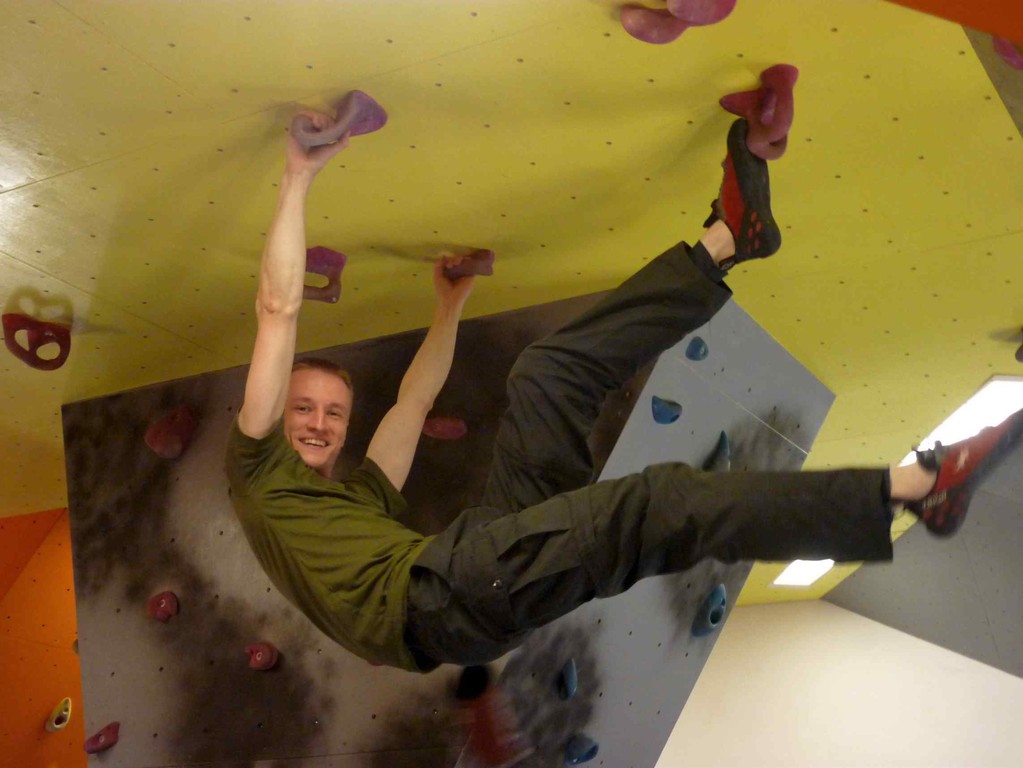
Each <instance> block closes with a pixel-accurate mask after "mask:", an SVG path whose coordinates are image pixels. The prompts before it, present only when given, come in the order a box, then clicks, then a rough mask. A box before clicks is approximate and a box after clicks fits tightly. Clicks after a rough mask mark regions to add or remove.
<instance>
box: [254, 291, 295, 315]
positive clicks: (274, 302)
mask: <svg viewBox="0 0 1023 768" xmlns="http://www.w3.org/2000/svg"><path fill="white" fill-rule="evenodd" d="M301 307H302V300H301V298H299V300H298V301H289V300H288V299H285V298H282V297H280V296H270V295H265V294H263V293H262V292H260V293H259V295H257V296H256V316H257V317H285V318H296V317H298V311H299V309H300V308H301Z"/></svg>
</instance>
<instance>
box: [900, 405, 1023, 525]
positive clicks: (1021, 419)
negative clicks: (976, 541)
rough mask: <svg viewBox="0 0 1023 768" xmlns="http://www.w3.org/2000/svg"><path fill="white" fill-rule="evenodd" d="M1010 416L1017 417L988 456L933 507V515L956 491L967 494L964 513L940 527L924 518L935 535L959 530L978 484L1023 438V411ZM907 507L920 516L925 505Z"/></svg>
mask: <svg viewBox="0 0 1023 768" xmlns="http://www.w3.org/2000/svg"><path fill="white" fill-rule="evenodd" d="M1009 418H1015V422H1014V423H1012V424H1010V425H1009V427H1008V429H1006V431H1005V434H1003V435H1002V436H1001V437H999V438H998V442H997V443H995V446H994V448H992V449H991V450H990V451H989V452H988V454H987V456H985V457H984V458H983V459H981V460H980V461H979V462H978V463H977V466H976V467H975V468H974V470H973V472H971V473H970V476H969V477H968V478H967V479H966V480H965V481H964V482H963V484H962V485H960V486H958V487H957V488H952V489H947V490H946V492H945V493H946V496H945V499H943V500H942V501H941V502H939V503H938V504H936V505H935V506H934V507H933V508H932V515H933V510H934V509H937V508H938V507H939V506H941V505H942V504H945V503H947V502H948V500H949V497H950V495H951V493H952V492H953V491H954V492H955V494H956V495H957V496H959V497H964V496H965V501H964V502H963V504H964V507H963V511H962V513H961V514H959V515H955V516H954V517H953V518H952V519H951V521H950V520H949V519H948V518H946V521H945V523H944V525H942V526H941V527H940V528H939V527H938V524H937V523H935V524H934V527H932V525H931V523H930V522H928V521H927V520H924V525H926V526H927V530H929V531H930V532H931V533H933V534H934V535H935V536H951V535H952V534H954V533H955V532H956V531H958V530H959V528H960V527H961V526H962V524H963V520H965V519H966V514H967V512H969V509H970V502H971V501H972V500H973V494H974V491H976V489H977V486H979V485H980V484H981V483H983V482H984V480H986V479H987V476H988V475H989V474H991V472H992V471H993V470H994V469H995V468H996V467H997V466H998V465H999V464H1001V463H1002V461H1003V460H1004V459H1005V457H1006V456H1007V455H1008V454H1009V453H1011V452H1012V451H1013V449H1015V448H1016V446H1017V445H1018V444H1019V443H1020V441H1021V440H1023V412H1019V413H1017V414H1016V415H1015V417H1013V416H1010V417H1009ZM906 507H907V508H908V509H909V511H910V512H912V513H913V514H915V515H918V516H920V515H922V514H923V507H922V506H921V505H911V504H907V505H906ZM914 507H915V508H914ZM917 510H920V511H917Z"/></svg>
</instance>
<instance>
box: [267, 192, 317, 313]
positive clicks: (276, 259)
mask: <svg viewBox="0 0 1023 768" xmlns="http://www.w3.org/2000/svg"><path fill="white" fill-rule="evenodd" d="M311 183H312V176H309V175H305V174H289V173H285V174H284V177H283V178H282V179H281V187H280V194H279V195H278V197H277V210H276V212H275V213H274V218H273V222H272V223H271V224H270V230H269V232H268V233H267V238H266V246H265V248H264V249H263V260H262V264H261V266H260V273H259V292H258V294H257V302H258V305H259V308H260V309H261V310H264V311H267V312H272V313H278V312H289V313H297V312H298V310H299V308H300V307H301V305H302V292H303V286H304V285H305V266H306V256H305V252H306V239H305V200H306V196H307V194H308V192H309V186H310V184H311Z"/></svg>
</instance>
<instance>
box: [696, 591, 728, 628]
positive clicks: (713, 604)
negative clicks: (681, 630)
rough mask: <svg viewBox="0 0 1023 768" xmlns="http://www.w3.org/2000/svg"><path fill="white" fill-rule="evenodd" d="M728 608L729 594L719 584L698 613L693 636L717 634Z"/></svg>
mask: <svg viewBox="0 0 1023 768" xmlns="http://www.w3.org/2000/svg"><path fill="white" fill-rule="evenodd" d="M727 607H728V592H727V591H726V590H725V585H724V584H718V585H717V586H716V587H714V589H712V590H711V592H710V594H709V595H707V599H706V600H704V601H703V605H701V606H700V610H699V611H697V612H696V618H694V619H693V636H694V637H704V636H705V635H709V634H710V633H711V632H716V631H717V630H718V629H719V628H720V627H721V624H722V623H723V622H724V620H725V611H726V609H727Z"/></svg>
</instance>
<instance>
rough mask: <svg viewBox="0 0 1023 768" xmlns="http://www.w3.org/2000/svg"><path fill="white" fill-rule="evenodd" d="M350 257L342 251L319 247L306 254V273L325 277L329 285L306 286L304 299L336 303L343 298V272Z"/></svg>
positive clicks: (303, 293) (303, 294) (303, 291)
mask: <svg viewBox="0 0 1023 768" xmlns="http://www.w3.org/2000/svg"><path fill="white" fill-rule="evenodd" d="M347 262H348V257H347V256H345V255H344V254H343V253H341V252H340V251H334V250H331V249H330V248H325V247H324V246H322V245H317V246H315V247H313V248H310V249H308V250H307V251H306V252H305V271H306V272H312V273H313V274H314V275H323V276H324V277H325V278H327V284H326V285H323V286H313V285H306V286H304V288H303V290H302V298H303V299H309V300H310V301H325V302H327V303H328V304H333V303H335V302H336V301H337V300H338V298H339V297H340V296H341V270H343V269H344V268H345V264H346V263H347Z"/></svg>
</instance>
